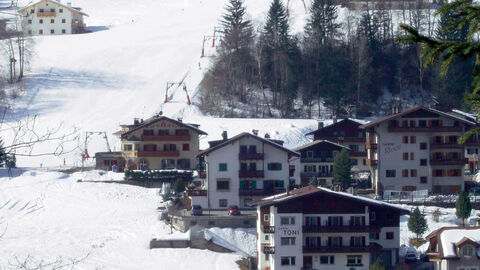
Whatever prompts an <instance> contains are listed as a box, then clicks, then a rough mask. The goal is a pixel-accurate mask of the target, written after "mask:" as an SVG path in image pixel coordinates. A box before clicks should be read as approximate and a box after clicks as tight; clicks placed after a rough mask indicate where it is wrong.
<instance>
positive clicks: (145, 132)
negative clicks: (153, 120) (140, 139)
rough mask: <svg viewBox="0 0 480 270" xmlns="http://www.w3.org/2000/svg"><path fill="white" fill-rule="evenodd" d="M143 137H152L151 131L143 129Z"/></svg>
mask: <svg viewBox="0 0 480 270" xmlns="http://www.w3.org/2000/svg"><path fill="white" fill-rule="evenodd" d="M143 135H144V136H153V129H144V130H143Z"/></svg>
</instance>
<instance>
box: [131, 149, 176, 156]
mask: <svg viewBox="0 0 480 270" xmlns="http://www.w3.org/2000/svg"><path fill="white" fill-rule="evenodd" d="M135 156H136V157H178V156H180V152H179V151H178V150H175V151H135Z"/></svg>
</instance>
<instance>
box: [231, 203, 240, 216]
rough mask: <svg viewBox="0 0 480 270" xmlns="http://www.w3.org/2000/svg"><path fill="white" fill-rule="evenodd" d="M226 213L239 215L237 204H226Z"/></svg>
mask: <svg viewBox="0 0 480 270" xmlns="http://www.w3.org/2000/svg"><path fill="white" fill-rule="evenodd" d="M228 215H229V216H238V215H240V209H239V208H238V206H237V205H230V206H228Z"/></svg>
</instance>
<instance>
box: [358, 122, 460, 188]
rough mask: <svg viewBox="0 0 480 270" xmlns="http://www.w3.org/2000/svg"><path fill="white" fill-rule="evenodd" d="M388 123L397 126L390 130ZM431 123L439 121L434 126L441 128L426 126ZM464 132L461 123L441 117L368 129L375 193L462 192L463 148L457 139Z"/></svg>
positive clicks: (369, 153) (384, 123) (386, 124)
mask: <svg viewBox="0 0 480 270" xmlns="http://www.w3.org/2000/svg"><path fill="white" fill-rule="evenodd" d="M391 121H397V122H396V123H397V125H398V126H397V127H392V123H391ZM432 121H439V122H436V123H440V125H441V126H440V127H433V126H429V125H431V123H432ZM419 125H421V127H419ZM423 125H425V127H424V126H423ZM464 131H465V124H464V123H463V122H462V121H459V120H456V119H454V118H453V119H452V118H450V117H445V116H442V115H437V116H436V117H433V116H426V117H418V116H415V117H408V116H403V117H398V118H396V119H392V120H389V121H383V122H381V123H379V124H377V125H374V126H372V127H369V128H368V129H367V142H368V143H367V148H370V149H369V150H368V162H369V163H370V165H371V174H372V184H373V186H374V187H375V188H376V190H377V193H378V194H383V192H384V191H387V190H396V191H414V190H428V191H429V192H435V193H449V192H457V191H459V190H463V189H464V173H463V168H464V166H465V163H466V160H465V154H464V153H465V148H464V146H463V145H458V144H457V142H456V139H457V138H459V137H460V136H461V135H462V134H463V133H464Z"/></svg>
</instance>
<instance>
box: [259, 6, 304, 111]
mask: <svg viewBox="0 0 480 270" xmlns="http://www.w3.org/2000/svg"><path fill="white" fill-rule="evenodd" d="M289 28H290V26H289V22H288V16H287V13H286V11H285V6H284V5H283V3H282V2H281V0H273V2H272V4H271V5H270V9H269V11H268V15H267V21H266V23H265V27H264V31H263V33H262V37H261V45H262V69H263V72H262V73H263V74H264V75H265V81H266V84H267V85H268V87H269V88H270V90H271V91H272V92H273V103H274V105H275V106H276V107H277V108H279V109H280V111H281V113H282V116H283V117H285V116H288V114H289V113H290V112H291V109H292V107H293V99H294V98H295V97H296V96H297V90H298V72H299V66H298V62H299V61H300V51H299V48H298V46H297V40H296V39H295V38H293V37H292V36H291V35H290V33H289Z"/></svg>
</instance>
